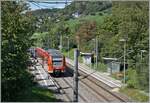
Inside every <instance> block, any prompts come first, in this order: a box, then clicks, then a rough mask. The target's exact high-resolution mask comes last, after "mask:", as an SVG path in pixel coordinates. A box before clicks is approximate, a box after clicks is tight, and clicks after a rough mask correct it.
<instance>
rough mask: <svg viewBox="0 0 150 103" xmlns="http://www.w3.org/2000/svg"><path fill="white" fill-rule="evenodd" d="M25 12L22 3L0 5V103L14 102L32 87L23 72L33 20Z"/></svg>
mask: <svg viewBox="0 0 150 103" xmlns="http://www.w3.org/2000/svg"><path fill="white" fill-rule="evenodd" d="M27 8H28V7H27V5H26V4H25V3H24V2H16V1H2V66H1V75H2V101H15V98H16V97H17V95H19V93H21V92H23V90H24V89H25V88H27V87H28V86H29V85H30V83H31V81H30V80H31V75H30V74H29V73H28V72H27V71H26V69H27V60H28V54H27V49H28V48H29V47H30V46H31V45H32V43H33V41H32V39H31V38H30V37H31V36H32V34H33V32H34V31H33V30H34V22H33V21H34V19H33V18H32V17H31V15H30V14H25V10H27Z"/></svg>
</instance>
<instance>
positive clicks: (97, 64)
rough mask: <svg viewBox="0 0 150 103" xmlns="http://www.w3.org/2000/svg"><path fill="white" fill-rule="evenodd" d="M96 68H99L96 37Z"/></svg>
mask: <svg viewBox="0 0 150 103" xmlns="http://www.w3.org/2000/svg"><path fill="white" fill-rule="evenodd" d="M95 40H96V69H97V68H98V39H97V37H96V39H95Z"/></svg>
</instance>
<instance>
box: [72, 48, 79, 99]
mask: <svg viewBox="0 0 150 103" xmlns="http://www.w3.org/2000/svg"><path fill="white" fill-rule="evenodd" d="M78 56H79V50H78V49H75V50H74V78H73V79H74V80H73V83H74V88H73V101H74V102H78Z"/></svg>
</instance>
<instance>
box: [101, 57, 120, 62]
mask: <svg viewBox="0 0 150 103" xmlns="http://www.w3.org/2000/svg"><path fill="white" fill-rule="evenodd" d="M103 59H104V60H112V61H113V60H114V61H117V60H118V59H117V58H106V57H103Z"/></svg>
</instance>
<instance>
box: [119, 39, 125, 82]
mask: <svg viewBox="0 0 150 103" xmlns="http://www.w3.org/2000/svg"><path fill="white" fill-rule="evenodd" d="M119 41H120V42H124V53H123V54H124V58H123V61H124V65H123V71H124V84H125V83H126V67H125V65H126V64H125V63H126V40H125V39H120V40H119Z"/></svg>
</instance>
